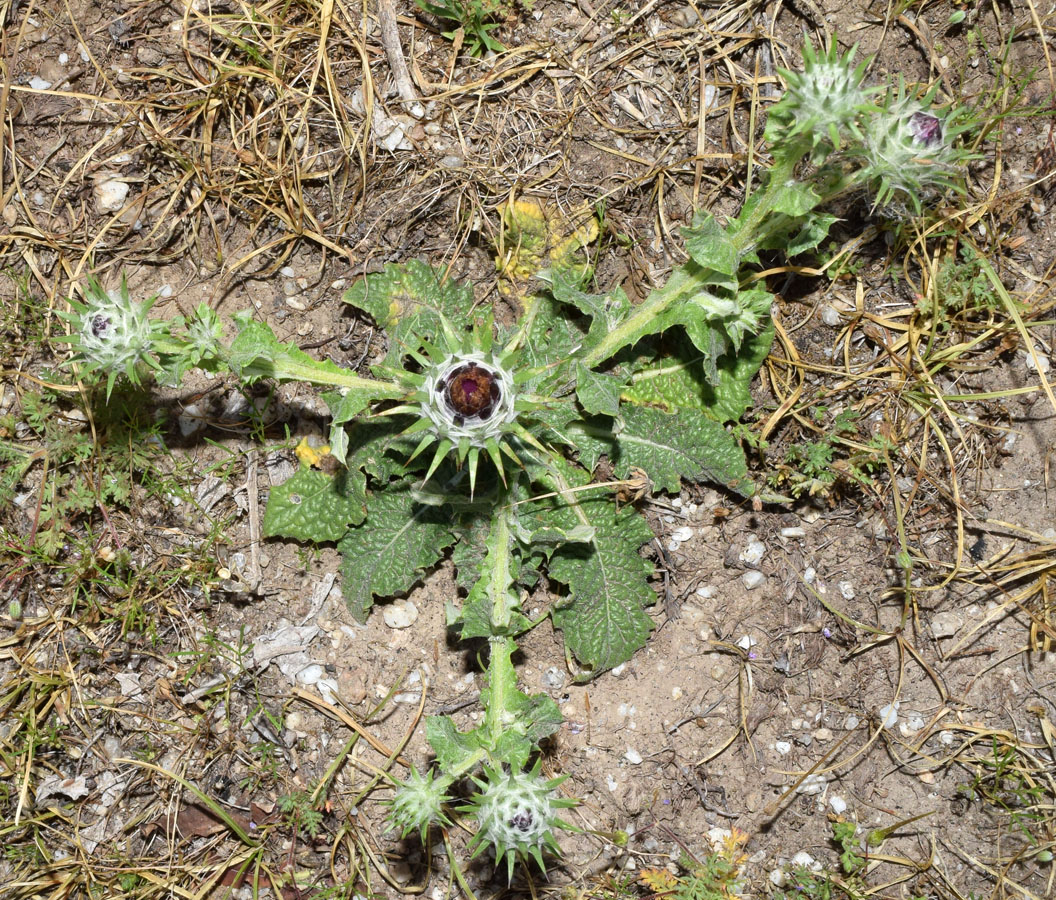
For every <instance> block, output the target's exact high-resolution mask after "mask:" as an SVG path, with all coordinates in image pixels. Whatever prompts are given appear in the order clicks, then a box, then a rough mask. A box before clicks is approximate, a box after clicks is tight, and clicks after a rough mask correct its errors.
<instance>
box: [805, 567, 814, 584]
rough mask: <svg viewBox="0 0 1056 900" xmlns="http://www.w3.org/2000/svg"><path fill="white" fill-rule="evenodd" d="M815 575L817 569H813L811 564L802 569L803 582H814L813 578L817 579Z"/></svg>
mask: <svg viewBox="0 0 1056 900" xmlns="http://www.w3.org/2000/svg"><path fill="white" fill-rule="evenodd" d="M817 577H818V572H817V569H815V568H814V567H813V566H807V567H806V568H805V569H804V570H803V583H804V584H813V583H814V582H815V580H816V579H817Z"/></svg>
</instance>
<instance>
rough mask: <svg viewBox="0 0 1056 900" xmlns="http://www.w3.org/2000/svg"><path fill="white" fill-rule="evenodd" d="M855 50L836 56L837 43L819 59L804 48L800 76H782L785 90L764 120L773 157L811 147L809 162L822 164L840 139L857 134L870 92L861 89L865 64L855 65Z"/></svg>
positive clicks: (809, 47) (785, 74)
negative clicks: (788, 146)
mask: <svg viewBox="0 0 1056 900" xmlns="http://www.w3.org/2000/svg"><path fill="white" fill-rule="evenodd" d="M857 49H858V48H857V45H855V46H854V47H852V48H851V49H850V50H848V51H847V52H846V53H845V54H844V55H843V56H840V53H839V50H838V49H837V47H836V42H835V40H833V41H832V42H831V43H830V44H829V46H828V48H827V49H824V50H822V51H821V52H820V53H819V52H816V51H815V50H814V48H813V47H812V46H811V45H810V43H809V42H808V43H805V44H804V47H803V71H802V72H789V71H787V70H785V69H781V70H780V72H781V75H782V77H783V78H784V79H785V82H786V83H787V85H788V90H787V91H786V93H785V96H784V97H783V98H782V99H781V101H780V102H779V103H778V104H777V105H776V106H775V107H774V108H773V109H772V110H771V111H770V116H769V118H768V120H767V139H768V140H769V141H770V142H771V144H772V145H774V148H775V152H777V151H778V150H779V149H780V147H781V145H782V144H784V143H786V142H792V143H799V142H801V141H809V142H810V149H809V152H808V156H809V157H810V159H811V160H812V161H813V162H815V163H820V162H822V161H823V160H824V159H825V157H826V156H828V154H829V153H830V152H831V151H832V150H838V149H840V144H841V138H842V137H843V136H844V135H846V134H848V133H852V134H853V133H856V128H857V125H856V123H857V121H858V118H859V116H860V114H861V113H862V112H863V111H864V110H867V109H869V108H870V106H869V94H870V93H871V92H872V91H867V90H866V89H864V88H863V87H862V78H863V77H864V76H865V69H866V66H867V65H868V60H864V61H862V62H861V63H859V64H858V65H857V66H855V65H854V64H853V58H854V54H855V51H856V50H857Z"/></svg>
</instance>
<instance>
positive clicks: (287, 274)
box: [279, 266, 297, 278]
mask: <svg viewBox="0 0 1056 900" xmlns="http://www.w3.org/2000/svg"><path fill="white" fill-rule="evenodd" d="M279 274H280V275H281V276H282V277H283V278H296V277H297V272H296V271H295V270H294V268H293V266H283V267H282V268H281V269H279Z"/></svg>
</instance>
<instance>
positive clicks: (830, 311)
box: [821, 304, 842, 328]
mask: <svg viewBox="0 0 1056 900" xmlns="http://www.w3.org/2000/svg"><path fill="white" fill-rule="evenodd" d="M821 321H822V322H824V323H825V324H826V325H828V326H829V328H837V327H838V326H839V324H840V322H841V321H842V319H841V318H840V311H839V310H838V309H837V308H836V307H835V306H833V305H832V304H826V305H825V306H823V307H822V309H821Z"/></svg>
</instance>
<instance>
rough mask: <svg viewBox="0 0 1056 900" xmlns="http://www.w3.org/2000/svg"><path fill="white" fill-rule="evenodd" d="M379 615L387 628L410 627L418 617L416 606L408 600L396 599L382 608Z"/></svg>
mask: <svg viewBox="0 0 1056 900" xmlns="http://www.w3.org/2000/svg"><path fill="white" fill-rule="evenodd" d="M381 617H382V619H383V620H384V621H385V624H386V625H388V626H389V628H410V627H411V626H412V625H413V624H414V623H415V621H416V620H417V618H418V607H417V606H415V605H414V603H412V602H411V601H410V600H397V601H396V602H395V603H391V604H389V605H388V606H386V607H385V609H384V610H382V613H381Z"/></svg>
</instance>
